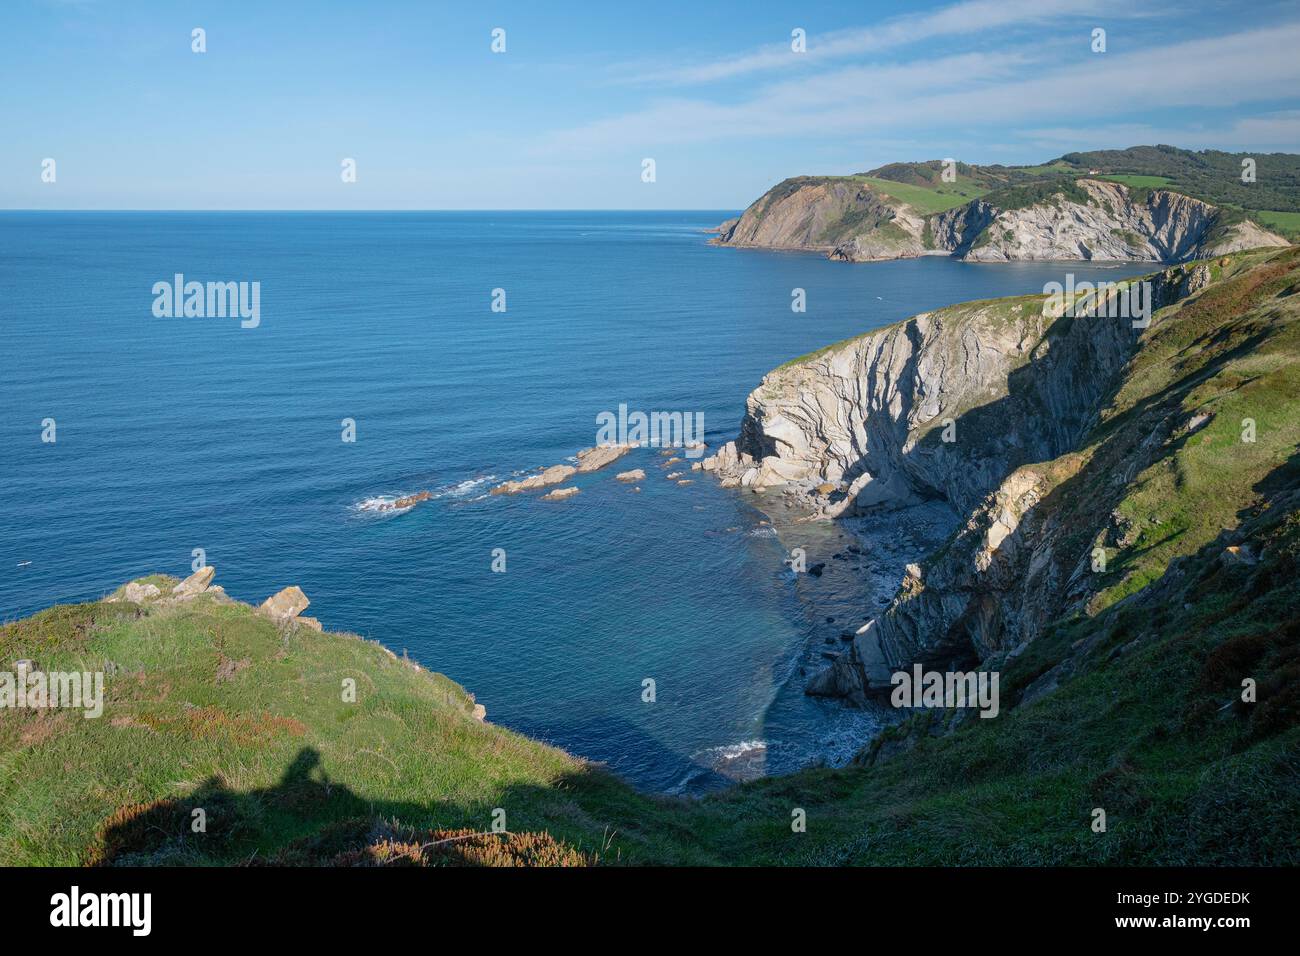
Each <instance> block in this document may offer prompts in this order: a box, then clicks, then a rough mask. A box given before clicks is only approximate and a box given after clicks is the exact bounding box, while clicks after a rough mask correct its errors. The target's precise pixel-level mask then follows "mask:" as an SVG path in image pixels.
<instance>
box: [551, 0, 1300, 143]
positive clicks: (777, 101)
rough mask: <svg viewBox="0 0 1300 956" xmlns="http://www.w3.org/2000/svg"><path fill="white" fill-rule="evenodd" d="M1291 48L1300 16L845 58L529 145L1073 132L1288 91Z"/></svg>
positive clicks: (1242, 129)
mask: <svg viewBox="0 0 1300 956" xmlns="http://www.w3.org/2000/svg"><path fill="white" fill-rule="evenodd" d="M1298 48H1300V22H1291V23H1280V24H1277V25H1275V26H1273V27H1270V28H1268V29H1261V30H1250V31H1243V32H1240V33H1236V34H1228V35H1226V36H1215V37H1211V38H1207V39H1197V40H1188V41H1183V42H1179V43H1173V44H1170V45H1168V46H1164V47H1156V48H1151V47H1146V48H1141V49H1137V50H1131V51H1128V52H1110V53H1105V54H1092V53H1088V52H1082V51H1081V52H1079V53H1078V54H1075V55H1074V56H1073V57H1066V56H1063V55H1062V53H1061V51H1060V50H1058V49H1046V48H1037V49H1034V48H1026V47H1024V46H1023V45H1017V46H1016V47H1015V48H1014V52H999V51H990V52H981V53H970V54H961V55H957V56H951V57H946V58H944V59H940V60H936V61H927V60H913V61H911V62H908V63H905V64H900V65H890V66H850V67H844V68H841V69H838V70H832V71H828V72H825V73H821V74H818V75H815V76H811V77H803V78H799V79H792V80H786V81H783V82H780V83H772V84H768V85H766V86H764V87H761V88H760V89H759V90H758V91H757V92H756V93H755V94H754V95H753V96H751V97H750V98H749V99H747V100H744V101H742V102H739V103H719V102H714V101H710V100H705V99H699V98H685V97H682V98H676V99H671V100H663V101H660V102H656V103H654V104H652V105H651V106H649V107H647V108H645V109H642V110H638V111H635V112H631V113H627V114H624V115H622V116H616V117H612V118H609V119H605V120H600V121H596V122H593V123H590V124H587V125H584V126H581V127H577V128H574V129H569V130H561V131H557V132H555V133H553V134H550V135H548V136H546V137H544V138H543V139H542V140H540V141H539V142H538V143H536V144H534V145H535V149H536V150H537V151H539V152H542V153H552V152H566V151H583V152H588V151H601V150H605V151H624V150H632V151H637V150H648V149H652V148H654V147H656V146H662V145H664V144H673V143H688V142H708V141H717V140H725V139H728V138H737V137H759V138H788V137H790V136H795V135H799V136H809V137H813V136H823V135H860V136H878V135H889V136H907V135H916V134H917V133H918V132H919V131H922V130H924V131H926V132H927V137H926V138H928V139H931V140H933V139H934V135H933V130H934V129H935V128H936V127H937V128H939V129H940V130H942V129H945V128H946V129H949V130H951V131H952V134H953V138H954V139H956V138H958V137H962V138H969V135H970V134H971V133H972V132H977V133H983V132H985V130H996V131H997V132H996V137H997V138H998V140H999V141H1001V142H1005V141H1007V140H1008V139H1010V138H1012V137H1013V136H1015V130H1016V124H1042V123H1043V122H1044V121H1046V122H1047V123H1048V124H1051V125H1050V126H1049V127H1047V128H1048V129H1052V128H1056V129H1066V128H1070V127H1074V128H1076V129H1077V130H1079V133H1080V137H1082V136H1083V134H1084V133H1085V132H1086V129H1085V128H1084V127H1085V125H1086V124H1093V123H1096V122H1098V121H1099V120H1100V121H1102V122H1106V123H1107V125H1112V126H1113V125H1114V124H1118V123H1123V122H1124V120H1123V118H1124V117H1127V116H1132V115H1134V114H1143V113H1150V112H1152V111H1155V110H1167V109H1171V108H1172V109H1178V108H1202V109H1213V108H1232V107H1244V106H1245V105H1247V104H1251V103H1266V102H1270V101H1276V100H1277V99H1278V98H1279V97H1283V96H1292V95H1294V91H1295V90H1296V89H1297V88H1298V87H1300V58H1297V57H1296V55H1295V51H1296V49H1298ZM1083 49H1084V50H1086V46H1085V47H1084V48H1083ZM1288 116H1289V114H1281V118H1279V115H1278V114H1272V115H1271V117H1266V116H1260V117H1256V118H1254V119H1253V120H1252V119H1251V118H1248V117H1244V116H1243V117H1241V118H1239V119H1238V120H1237V125H1238V132H1239V133H1240V134H1241V135H1242V136H1246V135H1248V134H1249V133H1250V131H1251V130H1252V129H1253V130H1254V131H1255V132H1257V133H1258V134H1259V135H1262V136H1264V135H1266V136H1267V137H1276V136H1279V135H1282V134H1283V133H1285V131H1286V130H1287V129H1288V127H1287V126H1286V125H1285V124H1286V123H1287V122H1288V119H1287V117H1288ZM1251 122H1253V124H1254V125H1253V126H1252V125H1247V124H1248V123H1251ZM1139 123H1140V121H1139ZM940 135H942V134H940ZM1140 139H1142V137H1138V140H1140ZM1138 140H1134V141H1135V142H1136V141H1138ZM1147 141H1150V140H1149V139H1147ZM1076 142H1077V139H1076ZM1113 143H1114V141H1112V144H1113ZM644 155H652V153H649V152H647V153H645V154H644Z"/></svg>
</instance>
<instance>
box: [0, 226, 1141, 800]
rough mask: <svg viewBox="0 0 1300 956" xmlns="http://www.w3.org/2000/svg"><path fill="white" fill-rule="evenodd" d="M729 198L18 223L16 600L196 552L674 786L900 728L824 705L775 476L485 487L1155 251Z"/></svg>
mask: <svg viewBox="0 0 1300 956" xmlns="http://www.w3.org/2000/svg"><path fill="white" fill-rule="evenodd" d="M731 214H732V213H727V212H716V213H707V212H706V213H700V212H690V213H589V212H583V213H509V214H507V213H465V214H460V213H446V214H423V213H418V214H417V213H405V214H403V213H397V214H389V213H384V214H378V213H376V214H368V213H366V214H358V213H353V214H333V213H328V214H327V213H302V214H295V213H183V214H182V213H94V214H91V213H0V323H2V328H3V348H4V361H3V362H2V363H0V369H3V371H2V372H0V374H2V375H3V380H2V381H0V393H2V394H3V414H2V415H0V446H2V447H3V448H4V452H5V453H4V457H3V461H2V462H0V469H2V478H3V480H2V481H0V516H2V518H0V520H3V534H0V615H3V617H4V618H6V619H12V618H14V617H17V616H20V615H25V614H28V613H31V612H33V611H35V610H38V609H40V608H42V607H46V606H48V605H50V604H52V603H55V602H59V601H76V600H85V599H88V598H93V597H96V596H98V595H100V594H102V593H104V592H106V591H108V590H110V589H112V588H113V587H115V586H116V585H118V584H120V583H121V582H123V581H125V580H128V579H130V578H132V577H136V576H139V575H141V574H145V573H149V572H154V571H164V572H168V573H171V574H176V575H183V574H185V573H188V570H189V564H190V561H191V551H192V549H194V548H199V547H201V548H204V549H205V550H206V552H207V559H208V561H209V563H211V564H213V565H215V566H216V567H217V579H218V582H219V583H222V584H224V585H225V587H226V588H227V590H228V591H229V592H230V593H231V594H232V595H234V596H235V597H237V598H239V599H242V600H248V601H256V600H261V599H262V598H264V597H265V596H266V595H268V594H270V593H271V592H273V591H275V590H277V589H279V588H280V587H283V586H285V585H288V584H298V585H300V586H301V587H302V588H303V589H304V590H305V591H306V593H307V594H308V596H309V597H310V598H311V601H312V605H311V610H310V611H309V612H308V613H311V614H315V615H316V616H318V617H319V618H321V620H322V621H323V622H324V623H325V626H326V627H328V628H330V629H335V630H350V631H355V632H357V633H360V634H363V635H365V636H367V637H372V638H376V639H378V640H380V641H383V642H384V643H385V644H386V645H388V646H389V647H391V648H392V649H394V650H395V651H397V652H399V653H401V652H402V651H403V650H405V651H407V652H409V653H410V655H411V656H412V657H414V658H416V659H417V660H419V661H421V662H422V663H424V664H426V665H427V666H429V667H430V668H433V669H435V670H440V671H443V672H444V673H446V674H448V675H449V676H451V677H452V678H454V679H455V680H457V681H459V682H461V683H463V684H464V685H465V686H466V687H467V688H468V689H470V690H471V691H473V692H474V693H475V694H477V696H478V699H479V700H480V701H481V702H482V703H484V704H485V705H486V706H487V708H488V714H489V719H491V720H495V721H498V722H500V723H503V724H506V725H508V726H511V727H514V728H517V729H519V730H521V731H524V732H526V733H529V734H533V735H536V736H539V737H542V738H545V739H548V740H551V741H553V742H555V743H557V744H559V745H560V746H563V747H565V748H566V749H568V750H570V751H572V752H574V753H577V754H581V755H582V756H585V757H589V758H592V759H597V760H603V761H606V762H608V763H609V764H610V765H611V766H612V767H614V768H615V769H616V770H618V771H619V772H620V773H622V774H624V775H625V776H627V777H628V778H629V779H631V780H632V781H633V782H634V783H636V784H638V785H641V786H644V787H647V788H651V789H658V790H682V789H687V790H697V789H703V788H707V787H711V786H716V785H719V784H721V783H722V782H724V778H725V777H726V776H729V775H736V774H739V775H747V774H752V773H757V772H780V771H783V770H789V769H793V768H794V767H797V766H799V765H800V764H802V763H805V762H807V761H808V760H811V759H815V758H817V757H818V756H827V755H830V756H831V757H832V758H834V757H835V756H836V755H837V754H843V753H844V752H845V751H846V749H847V748H851V745H852V742H853V741H854V740H855V739H857V738H858V737H860V736H861V735H862V734H864V733H866V732H868V731H869V730H870V728H871V727H872V726H874V717H873V716H872V715H870V714H864V713H861V712H859V713H856V714H854V713H846V712H845V711H843V710H842V709H841V708H839V707H838V706H837V705H835V704H831V703H825V702H818V701H811V700H808V699H806V698H804V697H803V695H802V694H801V693H800V692H799V691H798V688H799V687H801V686H802V681H801V680H800V679H798V674H797V671H798V667H799V666H800V661H801V660H803V659H804V658H805V657H806V655H807V648H808V647H809V646H810V644H811V642H814V641H819V640H821V639H822V637H821V631H822V630H824V629H825V627H826V626H827V622H826V621H825V619H824V617H825V616H824V614H823V611H824V608H823V607H814V606H812V605H810V604H809V603H808V601H807V600H806V595H801V594H800V593H799V592H798V591H797V590H796V587H795V584H794V582H792V581H791V579H790V576H789V575H788V574H787V573H785V569H784V566H783V565H782V564H781V558H782V557H783V554H784V552H783V551H782V549H781V544H780V543H779V542H778V541H777V540H776V538H775V536H774V535H773V534H772V532H771V529H770V528H769V527H767V526H765V525H763V524H761V523H760V522H761V520H762V515H760V514H759V513H758V512H756V511H755V510H754V509H753V508H752V505H751V502H749V501H747V500H746V497H745V496H742V495H741V494H738V493H734V492H730V491H726V490H723V489H720V488H718V487H717V486H716V485H715V484H714V483H712V482H711V481H709V480H698V481H696V482H694V483H693V484H691V485H688V486H678V485H677V484H676V483H675V482H670V481H667V480H665V478H664V477H663V472H662V470H661V469H659V467H658V464H659V462H660V460H661V459H659V457H658V456H657V454H656V453H654V452H652V451H637V452H634V453H633V454H632V455H630V456H629V457H628V458H626V459H624V460H623V462H621V463H620V465H619V466H618V467H619V468H633V467H642V468H645V470H646V471H647V478H646V480H645V481H643V482H641V484H640V487H641V488H642V491H641V492H640V493H633V492H632V491H631V490H630V488H629V487H628V486H625V485H622V484H619V483H618V482H615V481H614V480H613V473H614V470H615V469H609V470H607V471H604V472H600V473H597V474H594V475H590V476H585V477H582V478H580V479H579V480H578V482H577V484H578V485H579V486H580V487H581V488H582V493H581V494H580V495H578V496H577V497H576V498H575V499H573V500H571V501H566V502H559V503H552V502H542V501H539V500H538V498H537V497H536V496H531V495H529V496H519V497H514V498H502V497H488V496H486V494H485V493H486V491H487V488H488V487H489V486H490V485H491V484H492V483H495V482H496V481H499V480H504V479H505V478H508V477H511V476H512V475H514V474H515V473H517V472H519V471H520V470H524V469H531V468H533V467H535V466H538V465H545V464H554V463H557V462H561V461H564V460H565V459H566V458H567V457H569V456H571V455H573V454H574V453H575V452H576V451H577V450H578V449H579V448H582V447H586V446H589V445H591V444H593V443H594V441H595V437H596V434H595V433H596V426H595V420H596V416H597V414H599V413H600V412H602V411H607V410H608V411H613V410H616V409H617V408H618V405H619V403H620V402H626V403H627V404H628V405H629V407H630V408H632V409H641V410H645V411H652V410H662V411H691V412H697V411H698V412H702V413H703V414H704V421H705V426H706V431H707V440H708V442H709V443H710V444H711V445H716V444H718V443H720V442H722V441H725V440H727V439H729V438H731V437H733V436H734V433H735V430H736V425H737V423H738V421H739V419H740V416H741V414H742V412H743V407H744V399H745V396H746V394H747V393H748V392H749V391H750V390H751V389H752V388H753V387H754V386H755V385H757V383H758V381H759V379H760V378H761V377H762V375H763V373H764V372H766V371H767V370H769V369H770V368H772V367H774V366H776V365H779V364H781V363H782V362H784V361H786V360H787V359H789V358H791V357H793V356H796V355H800V354H802V353H804V352H807V351H810V350H812V349H815V348H818V347H820V346H822V345H825V344H827V343H829V342H833V341H836V340H839V339H843V338H846V337H848V336H851V335H854V334H857V333H860V332H863V331H866V330H869V329H871V328H874V327H877V326H879V325H882V324H885V323H888V322H892V321H895V320H897V319H900V318H903V317H905V316H907V315H910V314H913V313H915V312H919V311H922V310H925V309H929V308H934V307H937V306H940V305H944V304H948V303H951V302H957V301H961V300H965V299H976V298H987V297H991V296H997V295H1005V294H1012V293H1021V292H1031V291H1038V290H1041V289H1042V286H1043V284H1044V283H1045V282H1047V281H1049V280H1052V279H1056V280H1058V281H1059V280H1062V279H1063V276H1064V273H1065V272H1066V271H1070V272H1073V273H1074V274H1075V275H1076V277H1077V279H1078V280H1079V281H1082V280H1083V279H1085V278H1095V277H1097V276H1099V275H1104V276H1107V277H1111V278H1115V277H1118V276H1120V275H1124V274H1131V273H1133V272H1136V271H1141V270H1137V269H1131V268H1128V269H1116V268H1114V267H1111V268H1106V267H1088V266H1084V265H1079V264H1070V265H1068V266H1067V265H1065V264H1012V265H996V266H993V265H973V264H969V265H968V264H963V263H957V262H952V261H950V260H947V259H941V258H926V259H918V260H910V261H901V262H889V263H879V264H872V265H862V266H850V265H846V264H843V263H834V262H829V261H827V260H825V259H822V258H820V257H817V256H812V255H798V254H781V253H764V252H749V251H736V250H729V249H715V248H712V247H709V246H707V245H705V239H706V236H705V235H704V234H703V233H702V231H701V230H702V229H705V228H707V227H710V226H712V225H714V224H716V223H717V222H719V221H720V220H722V219H723V218H725V217H726V216H728V215H731ZM178 272H179V273H183V274H185V275H186V277H187V278H191V279H199V280H222V281H226V280H229V281H258V282H260V283H261V324H260V325H259V326H258V327H257V328H254V329H241V328H240V327H239V324H238V322H237V321H235V320H232V319H218V318H212V319H208V318H188V319H186V318H170V319H168V318H155V317H154V315H153V313H152V311H151V307H152V304H153V294H152V292H151V289H152V286H153V284H154V283H155V282H158V281H170V280H171V278H172V276H173V275H174V274H175V273H178ZM795 287H800V288H804V289H806V290H807V298H808V312H807V313H806V314H802V315H800V314H795V313H792V312H791V310H790V296H791V289H793V288H795ZM494 288H503V289H505V290H506V297H507V298H506V301H507V311H506V312H505V313H494V312H492V311H491V310H490V308H489V305H490V301H491V295H492V290H493V289H494ZM46 418H54V419H55V420H56V422H57V429H58V431H57V435H58V440H57V442H56V443H54V444H45V443H42V442H41V440H40V439H41V422H42V420H44V419H46ZM344 418H352V419H355V421H356V423H357V441H356V442H355V443H345V442H343V441H341V440H340V433H341V427H340V422H341V420H342V419H344ZM696 477H698V475H697V476H696ZM421 489H429V490H433V491H434V492H435V494H436V497H435V498H434V499H433V500H431V501H429V502H426V503H424V504H423V505H421V506H420V507H418V508H415V509H413V510H411V511H409V512H406V513H404V514H400V515H396V516H392V515H390V516H386V517H383V516H378V515H376V514H375V513H373V512H370V511H367V510H366V509H365V507H364V504H365V503H366V502H368V501H372V500H373V499H375V498H377V497H380V496H385V495H400V494H404V493H410V492H414V491H418V490H421ZM829 546H831V544H830V543H828V547H829ZM495 548H504V549H505V551H506V555H507V571H506V573H504V574H494V573H492V571H491V561H492V551H493V549H495ZM810 560H811V559H810ZM23 562H30V564H22V563H23ZM20 565H21V566H20ZM840 597H841V598H844V595H841V596H840ZM837 626H838V625H837ZM792 675H794V677H795V679H794V680H793V681H790V680H789V678H790V677H791V676H792ZM646 678H652V679H654V680H655V682H656V691H657V695H656V696H657V700H656V702H655V703H654V704H646V703H644V702H643V701H642V686H643V683H642V682H643V680H644V679H646Z"/></svg>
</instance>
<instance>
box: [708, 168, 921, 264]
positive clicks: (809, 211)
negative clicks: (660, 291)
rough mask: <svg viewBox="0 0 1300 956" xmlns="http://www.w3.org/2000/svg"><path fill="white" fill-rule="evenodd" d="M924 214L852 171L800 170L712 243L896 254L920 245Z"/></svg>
mask: <svg viewBox="0 0 1300 956" xmlns="http://www.w3.org/2000/svg"><path fill="white" fill-rule="evenodd" d="M924 229H925V220H924V217H922V216H921V215H920V214H918V213H917V212H916V211H915V210H914V209H912V208H911V207H910V206H908V205H907V204H906V203H904V202H901V201H899V200H897V199H893V198H891V197H889V196H886V195H884V194H882V193H879V192H877V191H875V190H873V189H872V188H871V187H870V186H869V185H867V184H865V183H863V182H860V181H858V180H857V179H855V178H854V177H838V176H820V177H819V176H799V177H796V178H794V179H787V180H785V181H783V182H781V183H779V184H777V185H776V186H774V187H773V188H772V189H770V190H768V191H767V192H766V193H764V194H763V196H762V197H760V198H759V200H758V201H757V202H755V203H754V204H753V205H751V206H750V207H749V208H748V209H746V210H745V212H744V214H742V215H741V216H740V217H739V218H738V219H734V220H728V221H727V222H725V223H723V224H722V225H721V226H719V228H718V237H717V238H716V239H714V240H713V242H714V243H715V244H717V245H726V246H741V247H750V248H761V249H786V250H802V251H811V252H824V253H826V254H827V255H828V256H830V257H831V258H834V259H845V260H851V261H866V260H869V259H901V258H907V257H909V256H918V255H921V254H922V253H923V252H924V251H925V246H924V244H923V240H922V236H923V233H924Z"/></svg>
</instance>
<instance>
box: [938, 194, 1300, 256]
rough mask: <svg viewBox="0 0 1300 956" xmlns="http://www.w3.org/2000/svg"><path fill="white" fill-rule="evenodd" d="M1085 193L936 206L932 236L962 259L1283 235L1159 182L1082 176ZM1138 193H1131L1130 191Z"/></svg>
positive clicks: (1110, 251) (1216, 245)
mask: <svg viewBox="0 0 1300 956" xmlns="http://www.w3.org/2000/svg"><path fill="white" fill-rule="evenodd" d="M1078 185H1079V187H1080V188H1081V189H1082V190H1083V191H1084V192H1085V193H1087V195H1088V197H1089V201H1088V202H1086V203H1080V202H1077V201H1073V200H1071V199H1069V198H1066V197H1065V196H1061V195H1058V196H1056V197H1053V199H1052V200H1050V201H1047V202H1040V203H1036V204H1035V205H1032V206H1028V207H1026V208H1023V209H1012V210H999V209H997V208H996V207H994V206H991V205H989V204H988V203H987V202H985V201H983V200H976V201H975V202H973V203H971V204H969V205H967V206H959V207H957V208H956V209H952V210H949V211H948V212H945V213H942V214H940V215H939V216H938V217H937V218H936V219H935V221H934V224H933V230H934V237H935V242H936V244H937V245H938V246H939V247H940V248H945V249H951V250H952V251H953V254H954V255H956V256H958V257H959V258H963V259H970V260H974V261H977V262H1003V261H1009V260H1025V259H1088V260H1092V261H1119V262H1126V261H1139V262H1141V261H1152V262H1186V261H1188V260H1190V259H1203V258H1210V257H1213V256H1218V255H1224V254H1225V253H1228V252H1235V251H1238V250H1241V249H1253V248H1257V247H1261V246H1285V245H1287V242H1286V240H1285V239H1283V238H1282V237H1280V236H1276V235H1274V234H1272V233H1270V232H1268V231H1267V230H1264V229H1261V228H1260V227H1259V226H1256V225H1255V224H1254V223H1251V222H1241V223H1237V224H1233V225H1224V226H1222V228H1220V224H1221V222H1222V215H1221V212H1220V210H1219V209H1218V207H1216V206H1212V205H1210V204H1209V203H1206V202H1202V201H1201V200H1199V199H1192V198H1191V197H1190V196H1184V195H1182V194H1180V193H1175V192H1169V191H1167V190H1163V189H1157V190H1150V191H1144V192H1138V193H1134V191H1133V190H1130V189H1129V188H1128V187H1127V186H1123V185H1120V184H1119V183H1111V182H1103V181H1101V180H1093V179H1081V180H1079V181H1078ZM1135 197H1136V198H1135Z"/></svg>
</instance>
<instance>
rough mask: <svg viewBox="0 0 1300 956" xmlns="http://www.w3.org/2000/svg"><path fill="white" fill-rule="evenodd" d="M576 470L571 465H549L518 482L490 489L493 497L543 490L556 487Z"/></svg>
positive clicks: (506, 483) (508, 482)
mask: <svg viewBox="0 0 1300 956" xmlns="http://www.w3.org/2000/svg"><path fill="white" fill-rule="evenodd" d="M577 471H578V469H577V468H574V467H573V466H572V465H551V467H550V468H545V469H543V470H542V471H540V472H538V473H537V474H535V475H529V476H528V477H527V478H524V479H521V480H520V481H507V482H505V483H503V484H500V485H497V486H496V487H495V488H493V489H492V494H494V495H514V494H518V493H519V492H521V491H533V490H534V489H537V488H545V487H546V486H547V485H558V484H559V483H560V482H562V481H564V480H565V479H567V478H569V477H570V476H572V475H574V474H576V473H577Z"/></svg>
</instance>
